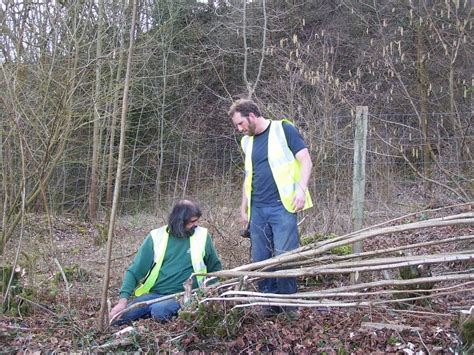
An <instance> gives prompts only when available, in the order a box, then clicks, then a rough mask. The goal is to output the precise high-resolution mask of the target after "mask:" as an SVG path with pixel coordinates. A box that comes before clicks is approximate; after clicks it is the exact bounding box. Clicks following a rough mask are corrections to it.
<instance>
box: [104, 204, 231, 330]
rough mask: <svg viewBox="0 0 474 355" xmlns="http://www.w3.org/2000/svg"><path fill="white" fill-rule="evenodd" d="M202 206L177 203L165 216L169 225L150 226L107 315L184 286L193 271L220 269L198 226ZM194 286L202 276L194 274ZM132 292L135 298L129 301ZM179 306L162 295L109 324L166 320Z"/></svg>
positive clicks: (210, 241) (209, 240)
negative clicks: (116, 298) (114, 304)
mask: <svg viewBox="0 0 474 355" xmlns="http://www.w3.org/2000/svg"><path fill="white" fill-rule="evenodd" d="M200 217H201V210H200V209H199V206H198V205H197V204H196V203H194V202H192V201H189V200H181V201H179V202H177V203H176V205H175V206H174V207H173V210H172V211H171V214H170V215H169V217H168V225H166V226H163V227H161V228H158V229H155V230H152V231H151V232H150V233H149V235H148V236H147V238H146V239H145V241H144V242H143V244H142V245H141V246H140V249H139V250H138V252H137V254H136V256H135V259H134V260H133V262H132V264H131V265H130V266H129V268H128V270H127V271H126V272H125V276H124V279H123V283H122V288H121V289H120V300H119V301H118V303H117V305H116V306H115V307H113V308H112V310H111V311H110V319H112V318H113V317H114V316H115V315H116V314H117V313H119V312H121V311H122V310H124V309H125V308H126V307H127V306H129V305H132V304H134V303H138V302H142V301H150V300H153V299H157V298H161V297H163V296H166V295H172V294H175V293H179V292H182V291H183V290H184V288H183V283H184V282H185V281H186V280H187V279H188V278H189V276H190V275H191V274H192V273H193V272H195V273H206V272H214V271H219V270H221V269H222V266H221V262H220V260H219V257H218V256H217V253H216V250H215V248H214V245H213V243H212V240H211V236H210V235H209V234H208V231H207V229H206V228H202V227H199V226H198V221H199V218H200ZM193 279H194V280H193V288H196V287H198V286H199V284H200V283H201V282H202V281H203V279H204V277H200V276H198V277H194V278H193ZM132 293H134V294H135V296H136V298H135V299H134V300H133V302H131V303H130V304H128V300H129V298H130V297H131V295H132ZM179 309H180V304H179V302H178V301H177V300H176V299H174V298H170V299H165V300H164V301H159V302H156V303H152V304H150V305H144V306H140V307H137V308H132V309H130V310H129V311H126V312H125V313H123V314H122V315H120V317H119V318H118V319H117V320H114V321H113V323H112V325H113V326H119V325H122V324H126V323H130V322H132V321H134V320H136V319H139V318H149V317H151V318H153V319H156V320H160V321H166V320H169V319H170V318H171V317H173V316H175V315H176V314H177V313H178V311H179Z"/></svg>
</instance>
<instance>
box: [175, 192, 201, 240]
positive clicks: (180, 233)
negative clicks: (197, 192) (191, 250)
mask: <svg viewBox="0 0 474 355" xmlns="http://www.w3.org/2000/svg"><path fill="white" fill-rule="evenodd" d="M201 215H202V213H201V209H200V208H199V206H198V205H197V204H196V203H195V202H192V201H189V200H181V201H178V202H177V203H176V204H175V205H174V207H173V210H172V211H171V213H170V215H169V217H168V232H169V233H170V234H171V235H172V236H173V237H177V238H186V237H190V236H191V235H192V234H193V232H194V231H193V230H190V231H189V230H186V229H185V228H184V226H185V225H186V223H188V222H189V221H190V220H191V219H192V218H200V217H201Z"/></svg>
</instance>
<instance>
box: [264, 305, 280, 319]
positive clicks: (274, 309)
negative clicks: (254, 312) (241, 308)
mask: <svg viewBox="0 0 474 355" xmlns="http://www.w3.org/2000/svg"><path fill="white" fill-rule="evenodd" d="M281 312H282V308H281V307H280V306H264V307H262V312H261V315H262V317H265V318H270V317H275V316H277V315H278V314H280V313H281Z"/></svg>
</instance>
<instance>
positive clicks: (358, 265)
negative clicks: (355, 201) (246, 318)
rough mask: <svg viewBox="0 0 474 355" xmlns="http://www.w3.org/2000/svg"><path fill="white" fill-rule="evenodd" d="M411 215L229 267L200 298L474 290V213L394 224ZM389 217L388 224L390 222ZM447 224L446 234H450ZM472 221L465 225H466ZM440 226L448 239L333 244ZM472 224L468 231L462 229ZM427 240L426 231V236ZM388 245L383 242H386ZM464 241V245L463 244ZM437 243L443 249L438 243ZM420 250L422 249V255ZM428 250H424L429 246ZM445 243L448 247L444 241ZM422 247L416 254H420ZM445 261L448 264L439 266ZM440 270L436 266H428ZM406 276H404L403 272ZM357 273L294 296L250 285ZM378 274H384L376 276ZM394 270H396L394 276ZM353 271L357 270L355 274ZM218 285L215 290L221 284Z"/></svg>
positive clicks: (304, 302) (302, 300)
mask: <svg viewBox="0 0 474 355" xmlns="http://www.w3.org/2000/svg"><path fill="white" fill-rule="evenodd" d="M406 217H407V216H404V217H401V218H398V219H396V220H391V221H388V222H385V223H383V224H380V225H377V226H373V227H369V228H366V229H363V230H359V231H356V232H353V233H350V234H346V235H343V236H339V237H337V238H332V239H329V240H323V241H316V242H313V243H311V244H308V245H305V246H303V247H300V248H299V249H297V250H294V251H292V252H288V253H285V254H282V255H279V256H277V257H274V258H271V259H268V260H265V261H261V262H256V263H252V264H248V265H243V266H240V267H237V268H234V269H231V270H223V271H220V272H214V273H211V274H208V276H216V277H219V278H221V280H222V279H224V281H222V282H220V283H219V284H218V286H217V287H216V290H217V292H212V293H213V294H214V296H209V297H207V298H205V299H203V300H202V302H211V301H212V302H216V301H218V302H226V303H230V304H232V305H234V306H235V307H248V306H255V305H280V306H298V307H318V308H321V307H377V306H382V305H387V304H391V303H407V302H408V303H410V302H414V301H415V300H420V299H427V298H435V297H439V296H443V295H449V294H455V293H467V294H468V295H469V294H471V295H472V294H473V289H474V269H473V268H472V265H473V263H472V261H473V260H474V244H473V243H472V241H473V239H474V234H472V233H471V231H472V228H470V226H473V225H474V213H472V212H466V213H461V214H455V215H448V216H444V217H440V218H432V219H427V220H423V221H415V222H411V223H403V224H395V225H393V224H394V223H395V222H400V221H402V220H406ZM388 224H392V225H390V226H386V225H388ZM446 226H451V227H450V228H449V233H445V232H444V231H445V230H446V228H444V227H446ZM466 227H467V228H466ZM442 228H444V229H443V233H444V235H443V238H442V239H436V240H434V239H435V238H433V240H424V241H421V242H415V243H403V244H402V245H398V246H392V247H387V248H385V249H383V248H380V247H379V248H376V249H375V250H371V251H365V252H361V253H357V254H349V255H335V254H333V253H331V250H334V249H335V248H338V247H341V246H344V245H348V244H353V243H355V242H359V241H361V242H365V243H367V242H368V241H371V240H374V239H375V238H387V237H390V238H396V237H397V235H399V234H400V233H406V232H415V231H419V230H422V229H426V230H428V233H433V234H435V232H436V229H442ZM466 230H467V231H468V233H464V235H462V234H463V233H461V235H459V234H460V231H461V232H463V231H464V232H465V231H466ZM428 239H429V238H428ZM448 244H449V245H450V246H453V245H454V248H453V247H450V248H449V250H450V252H438V253H432V252H431V250H432V249H430V247H432V246H440V245H448ZM382 245H383V243H382ZM466 246H467V247H466ZM437 249H438V250H440V248H437ZM420 250H421V251H423V252H424V253H421V254H420ZM427 250H428V251H430V252H429V253H426V251H427ZM441 250H446V249H443V248H441ZM414 252H418V254H417V255H416V253H414ZM439 266H443V267H439ZM435 267H436V270H441V271H440V272H437V273H434V272H433V273H431V272H430V269H434V268H435ZM406 271H408V275H409V276H406V277H403V278H402V277H400V275H402V276H403V275H404V274H405V275H406V274H407V272H406ZM344 274H346V275H347V276H349V275H352V276H354V275H355V279H359V280H361V279H362V280H365V279H367V278H368V277H367V276H368V275H370V276H371V280H370V281H367V282H362V283H361V282H359V283H350V282H349V279H350V278H349V277H346V278H345V279H346V280H347V283H342V285H340V286H338V287H329V288H322V289H319V290H312V291H310V292H298V293H295V294H290V295H281V294H268V293H265V294H263V293H259V292H253V291H249V290H250V289H255V288H254V287H253V284H254V283H255V281H258V280H260V279H262V278H284V277H307V278H308V277H321V276H322V275H333V276H334V275H344ZM374 275H379V277H378V276H376V277H374ZM390 275H392V276H390ZM353 278H354V277H353ZM216 290H214V291H216Z"/></svg>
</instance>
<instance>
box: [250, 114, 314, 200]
mask: <svg viewBox="0 0 474 355" xmlns="http://www.w3.org/2000/svg"><path fill="white" fill-rule="evenodd" d="M270 125H271V121H270ZM270 125H268V127H267V129H266V130H265V131H263V132H262V133H260V134H257V135H255V136H254V137H253V147H252V168H253V174H252V200H251V205H252V206H255V207H265V206H277V205H280V204H281V199H280V194H279V193H278V188H277V186H276V183H275V179H274V178H273V174H272V170H271V168H270V164H269V163H268V134H269V132H270ZM283 131H284V132H285V137H286V141H287V143H288V147H289V148H290V150H291V152H292V153H293V155H296V154H297V153H298V152H299V151H300V150H302V149H304V148H306V144H305V143H304V141H303V138H302V137H301V135H300V133H299V132H298V130H297V129H296V128H295V126H293V125H292V124H289V123H286V122H283Z"/></svg>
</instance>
